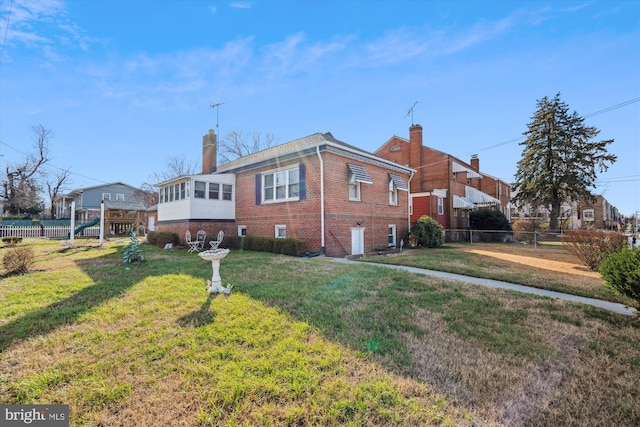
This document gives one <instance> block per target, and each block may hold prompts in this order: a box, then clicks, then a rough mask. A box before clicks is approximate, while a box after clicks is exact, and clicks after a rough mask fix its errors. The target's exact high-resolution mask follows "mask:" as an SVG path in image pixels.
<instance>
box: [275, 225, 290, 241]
mask: <svg viewBox="0 0 640 427" xmlns="http://www.w3.org/2000/svg"><path fill="white" fill-rule="evenodd" d="M275 228H276V239H284V238H286V237H287V226H286V225H283V224H278V225H276V227H275Z"/></svg>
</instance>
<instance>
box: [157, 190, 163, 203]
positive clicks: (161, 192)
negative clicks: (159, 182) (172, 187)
mask: <svg viewBox="0 0 640 427" xmlns="http://www.w3.org/2000/svg"><path fill="white" fill-rule="evenodd" d="M164 190H165V188H161V189H160V191H159V192H158V200H159V201H160V203H164Z"/></svg>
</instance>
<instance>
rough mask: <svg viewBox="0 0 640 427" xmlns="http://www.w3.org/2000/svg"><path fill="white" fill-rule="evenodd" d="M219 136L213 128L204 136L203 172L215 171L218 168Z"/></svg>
mask: <svg viewBox="0 0 640 427" xmlns="http://www.w3.org/2000/svg"><path fill="white" fill-rule="evenodd" d="M217 157H218V137H217V135H216V133H215V131H214V130H213V129H209V133H208V134H206V135H205V136H203V137H202V173H203V174H207V173H214V172H215V171H216V169H217V168H218V158H217Z"/></svg>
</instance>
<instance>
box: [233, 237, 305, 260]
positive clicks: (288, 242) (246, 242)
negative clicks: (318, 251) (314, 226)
mask: <svg viewBox="0 0 640 427" xmlns="http://www.w3.org/2000/svg"><path fill="white" fill-rule="evenodd" d="M220 247H221V248H227V249H244V250H247V251H259V252H273V253H276V254H283V255H290V256H302V255H304V254H306V253H307V245H306V243H305V242H304V241H303V240H300V239H295V238H292V237H287V238H285V239H276V238H275V237H256V236H243V237H240V236H230V237H227V236H225V238H224V240H223V241H222V244H221V245H220Z"/></svg>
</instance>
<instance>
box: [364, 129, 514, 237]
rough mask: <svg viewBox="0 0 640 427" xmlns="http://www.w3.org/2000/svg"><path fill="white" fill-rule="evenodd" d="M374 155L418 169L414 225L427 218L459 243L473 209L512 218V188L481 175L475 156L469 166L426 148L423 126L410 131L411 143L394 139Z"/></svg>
mask: <svg viewBox="0 0 640 427" xmlns="http://www.w3.org/2000/svg"><path fill="white" fill-rule="evenodd" d="M375 154H377V155H379V156H381V157H384V158H387V159H390V160H393V161H394V162H397V163H399V164H403V165H408V166H409V167H411V168H412V169H415V170H416V173H415V175H414V176H413V179H412V180H411V189H410V190H411V192H410V194H411V206H412V208H411V214H410V221H411V223H412V224H413V223H414V222H415V221H416V220H418V219H419V218H420V217H421V216H423V215H427V216H430V217H432V218H433V219H435V220H436V221H438V223H440V225H442V226H443V227H444V228H445V230H447V238H448V239H449V240H460V239H464V238H465V236H466V230H467V229H468V221H469V213H470V212H471V211H472V210H474V209H478V208H492V209H499V210H500V211H501V212H502V213H504V214H505V216H506V217H507V218H509V216H510V209H509V200H510V198H511V186H510V185H509V184H508V183H506V182H504V181H502V180H500V179H498V178H495V177H492V176H490V175H487V174H486V173H481V172H480V159H479V158H478V156H476V155H474V156H472V157H471V161H470V162H469V163H466V162H463V161H462V160H460V159H458V158H456V157H454V156H452V155H450V154H447V153H444V152H442V151H438V150H435V149H433V148H430V147H427V146H425V145H423V142H422V126H420V125H412V126H411V127H410V128H409V140H407V139H405V138H401V137H398V136H393V137H392V138H391V139H389V140H388V141H387V142H386V143H384V144H383V145H382V146H381V147H380V148H378V149H377V150H376V151H375Z"/></svg>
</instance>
